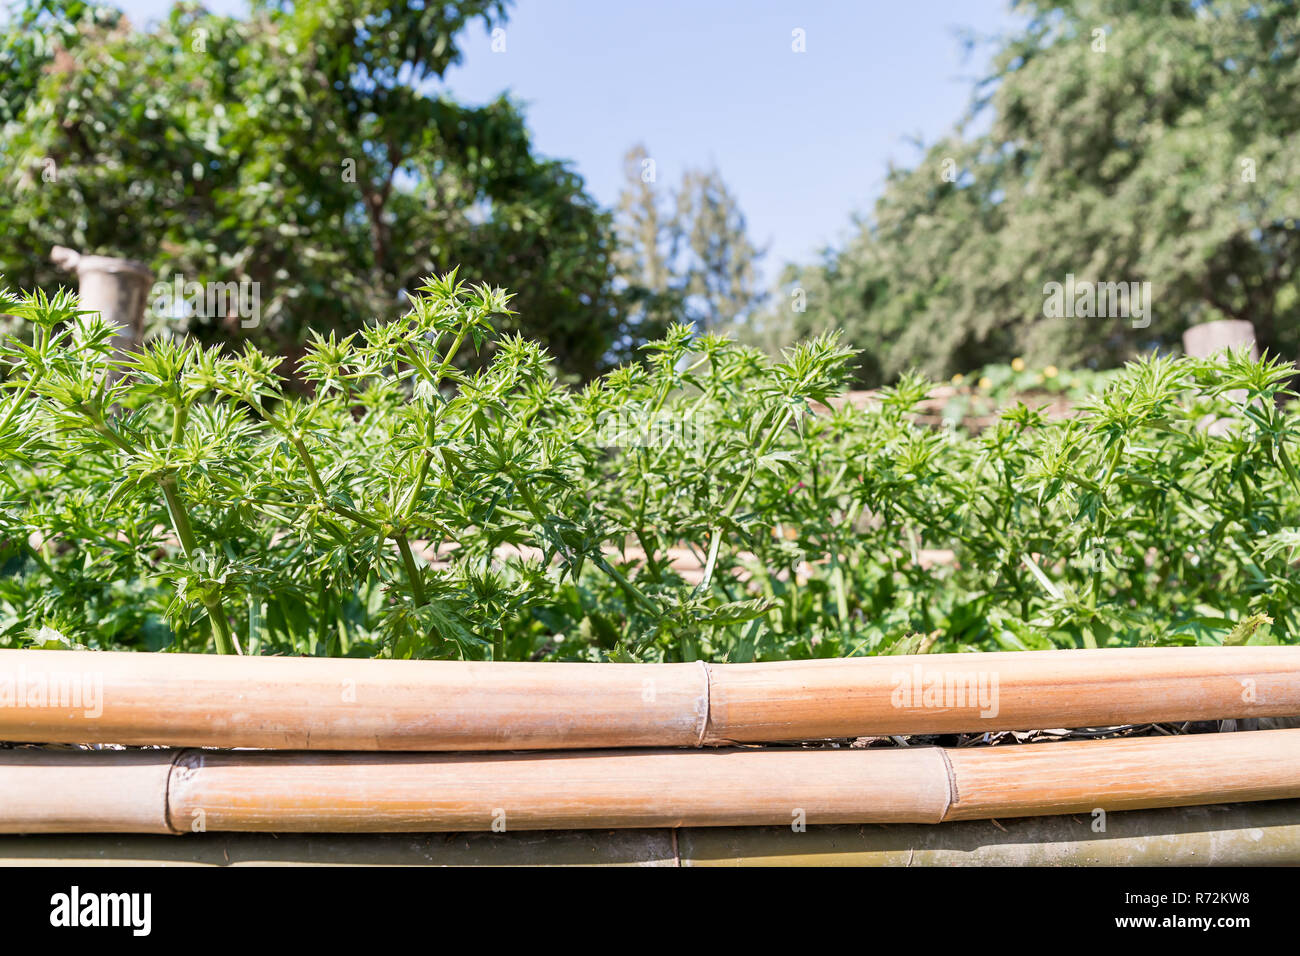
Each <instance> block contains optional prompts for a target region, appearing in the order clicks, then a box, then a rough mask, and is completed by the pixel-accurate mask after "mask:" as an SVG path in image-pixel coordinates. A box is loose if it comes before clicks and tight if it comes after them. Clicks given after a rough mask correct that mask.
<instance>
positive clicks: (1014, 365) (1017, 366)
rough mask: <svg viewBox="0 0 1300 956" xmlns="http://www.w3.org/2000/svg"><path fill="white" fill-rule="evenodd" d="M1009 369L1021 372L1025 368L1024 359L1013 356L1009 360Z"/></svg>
mask: <svg viewBox="0 0 1300 956" xmlns="http://www.w3.org/2000/svg"><path fill="white" fill-rule="evenodd" d="M1011 369H1012V371H1015V372H1023V371H1024V370H1025V360H1024V359H1022V358H1013V359H1012V360H1011Z"/></svg>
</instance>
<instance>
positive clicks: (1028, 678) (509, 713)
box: [0, 647, 1300, 751]
mask: <svg viewBox="0 0 1300 956" xmlns="http://www.w3.org/2000/svg"><path fill="white" fill-rule="evenodd" d="M1297 714H1300V647H1226V648H1225V647H1217V648H1210V647H1163V648H1138V649H1113V650H1112V649H1107V650H1076V651H1029V652H1019V653H988V654H931V655H920V656H914V657H904V656H898V657H872V658H853V659H845V660H815V661H795V662H790V663H764V664H704V663H700V662H697V663H691V664H580V663H535V664H534V663H507V662H502V663H469V662H444V661H392V660H350V659H325V658H270V657H224V656H223V657H218V656H211V655H191V654H145V653H110V652H89V651H12V650H0V740H9V741H22V742H34V743H116V744H126V745H166V746H173V747H206V746H211V747H245V748H265V749H287V750H371V751H374V750H444V751H447V750H450V751H457V750H524V749H529V750H543V749H546V750H549V749H580V748H613V747H698V746H725V745H728V744H733V743H750V742H772V741H789V740H809V739H820V738H830V737H857V736H866V735H873V734H911V733H953V732H980V731H996V730H1029V729H1037V728H1045V727H1092V726H1107V725H1114V724H1121V723H1145V722H1158V721H1184V720H1211V719H1219V718H1243V717H1244V718H1250V717H1285V716H1291V715H1297Z"/></svg>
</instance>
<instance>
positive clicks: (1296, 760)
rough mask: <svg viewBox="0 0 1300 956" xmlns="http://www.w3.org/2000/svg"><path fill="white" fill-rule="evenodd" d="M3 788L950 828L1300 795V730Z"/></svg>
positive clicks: (245, 802) (209, 821)
mask: <svg viewBox="0 0 1300 956" xmlns="http://www.w3.org/2000/svg"><path fill="white" fill-rule="evenodd" d="M168 760H170V768H171V769H170V774H169V776H168V778H167V784H166V800H165V802H164V801H160V800H159V799H158V797H159V790H158V786H157V780H158V772H157V771H158V770H159V768H161V767H162V766H163V765H164V764H165V763H166V762H167V761H168ZM142 762H143V763H142ZM144 765H148V767H149V768H150V772H149V773H148V774H145V775H143V776H141V777H139V778H138V779H137V778H131V779H129V780H128V779H126V778H125V776H124V775H121V774H118V773H117V771H118V770H120V769H122V768H128V767H129V768H140V767H141V766H144ZM73 787H75V788H76V789H72V788H73ZM0 794H3V795H4V797H5V802H4V805H3V807H2V808H0V832H7V833H14V832H19V833H22V832H87V831H95V830H98V829H109V830H120V829H123V828H139V829H140V830H141V831H142V832H160V831H166V830H170V831H172V832H177V833H183V832H199V831H202V832H208V831H211V832H217V831H241V832H248V831H251V832H271V831H274V832H339V833H342V832H420V831H424V832H442V831H467V830H480V831H484V830H503V831H514V830H537V829H552V828H554V829H603V828H623V827H683V826H737V825H740V826H771V825H786V826H790V825H792V824H807V825H812V824H830V823H941V822H944V821H948V820H966V819H990V818H999V817H1017V816H1032V815H1042V814H1065V813H1082V814H1091V813H1093V812H1094V811H1095V810H1102V811H1105V812H1107V813H1109V812H1112V811H1117V810H1129V809H1141V808H1147V807H1157V806H1186V805H1192V804H1198V803H1219V802H1230V801H1231V802H1236V801H1254V800H1273V799H1285V798H1295V797H1300V730H1263V731H1255V732H1250V733H1239V734H1205V735H1198V736H1183V737H1148V738H1128V739H1121V740H1095V741H1083V742H1077V741H1076V742H1067V743H1051V744H1034V745H1019V746H1006V747H983V748H978V747H977V748H962V749H956V748H954V749H947V750H945V749H941V748H935V747H911V748H896V749H876V750H871V749H864V750H848V749H818V750H806V749H767V750H764V749H728V750H703V751H698V750H644V751H576V752H559V753H522V754H475V755H467V754H407V753H399V754H376V753H275V752H269V751H262V752H242V753H241V752H229V751H197V750H181V751H172V752H166V751H154V752H152V753H149V754H147V756H146V757H141V756H140V755H138V754H135V753H131V752H126V751H87V752H83V753H79V754H76V753H74V754H69V753H67V752H66V751H64V752H50V751H42V750H36V749H18V750H10V751H0ZM101 802H104V803H106V806H107V810H105V811H104V821H103V826H102V827H101V826H100V825H99V819H98V816H97V814H98V813H99V810H98V809H97V808H98V807H99V806H100V804H101Z"/></svg>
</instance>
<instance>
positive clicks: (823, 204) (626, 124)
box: [118, 0, 1017, 279]
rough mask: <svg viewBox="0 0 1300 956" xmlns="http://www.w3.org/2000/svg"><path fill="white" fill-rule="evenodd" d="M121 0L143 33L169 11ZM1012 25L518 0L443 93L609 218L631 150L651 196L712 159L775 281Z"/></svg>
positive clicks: (886, 1) (807, 252)
mask: <svg viewBox="0 0 1300 956" xmlns="http://www.w3.org/2000/svg"><path fill="white" fill-rule="evenodd" d="M118 2H119V5H121V6H122V7H123V8H124V9H125V10H126V11H127V13H128V14H129V15H130V16H131V17H132V19H133V20H135V21H136V22H137V23H141V22H143V21H147V20H148V19H149V18H150V17H161V16H162V15H163V14H164V12H165V11H166V10H167V9H168V8H169V6H170V3H169V2H167V0H118ZM208 6H209V8H210V9H213V10H215V11H219V12H238V11H239V10H241V9H243V8H244V5H243V3H242V2H241V0H210V2H209V3H208ZM1016 22H1017V18H1014V17H1013V16H1012V15H1011V13H1010V12H1009V4H1008V2H1007V0H907V2H899V0H815V2H807V0H805V2H803V3H798V2H792V0H653V2H651V0H517V2H516V4H515V6H514V9H513V12H512V15H511V18H510V21H509V23H508V24H507V26H506V28H505V30H506V34H505V47H506V49H505V52H503V53H493V52H492V49H491V38H490V37H488V36H487V34H486V33H485V32H484V31H483V30H482V29H481V28H479V27H477V26H476V27H475V28H473V29H472V30H471V31H470V32H469V33H468V34H467V35H466V36H465V38H464V41H463V49H464V54H465V56H464V62H463V63H462V65H461V66H459V67H456V68H454V69H452V70H451V71H449V72H448V74H447V77H446V82H445V86H446V88H447V89H448V90H449V91H450V92H452V93H453V94H455V96H456V97H457V98H458V99H460V100H462V101H464V102H469V103H477V102H482V101H485V100H488V99H491V98H492V97H495V96H496V95H498V94H499V93H501V92H503V91H507V90H508V91H510V92H511V93H512V94H513V95H514V96H516V97H517V98H518V99H520V100H522V101H523V102H524V103H525V104H526V105H527V117H528V123H529V127H530V128H531V130H532V131H533V136H534V144H535V146H536V148H537V149H538V151H539V152H541V153H542V154H544V155H547V156H550V157H554V158H562V159H568V160H571V161H572V162H573V164H574V167H575V168H576V169H577V171H578V172H579V173H581V174H582V175H583V176H584V177H585V178H586V180H587V185H588V188H589V190H590V191H591V193H592V194H593V195H594V196H595V197H596V198H597V199H598V200H599V201H600V202H602V203H603V204H605V205H606V206H612V205H613V204H614V202H615V200H616V199H617V196H618V192H619V189H620V187H621V184H622V175H623V173H622V159H623V154H624V153H625V152H626V151H627V149H628V148H629V147H630V146H632V145H633V144H634V143H637V142H643V143H645V145H646V147H647V148H648V149H649V151H650V155H651V156H653V157H654V158H655V160H656V163H657V166H658V181H659V183H660V184H661V185H671V184H674V183H676V182H677V180H678V179H679V178H680V176H681V172H682V170H683V169H685V168H687V167H692V166H709V165H716V166H717V167H718V169H720V170H721V172H722V175H723V177H724V179H725V180H726V181H727V183H728V184H729V186H730V187H731V188H732V190H733V191H734V192H735V193H736V195H737V196H738V198H739V200H740V203H741V207H742V209H743V210H744V212H745V215H746V217H747V219H748V221H749V227H750V233H751V235H752V237H753V238H754V240H755V241H756V242H757V243H758V244H759V245H767V246H768V247H769V254H768V257H767V259H766V260H765V268H764V273H765V274H766V276H767V278H768V279H772V278H775V276H776V274H777V272H778V271H779V268H780V265H781V263H782V262H784V261H787V260H794V261H808V260H809V259H811V258H813V257H814V256H815V255H816V254H817V252H818V250H819V249H820V248H822V247H824V246H825V245H827V244H837V243H838V242H840V241H841V240H843V239H844V238H845V237H846V236H847V235H848V234H849V233H850V231H851V225H850V217H851V214H852V213H853V212H854V211H865V210H868V209H869V208H870V205H871V202H872V200H873V199H874V198H875V197H876V196H877V195H878V194H879V192H880V189H881V186H882V184H883V182H884V176H885V172H886V169H887V166H888V163H889V161H890V160H893V161H895V162H898V163H903V164H907V163H911V162H912V161H914V160H915V159H916V158H917V156H918V153H917V150H916V149H915V147H914V146H912V145H911V143H910V142H909V140H910V139H911V138H912V137H920V138H921V139H922V140H924V141H926V142H929V141H932V140H934V139H936V138H937V137H939V136H940V135H942V134H943V133H945V132H947V131H948V130H950V129H951V128H952V127H953V125H954V124H955V123H956V121H957V120H958V119H959V118H960V116H961V115H962V113H963V112H964V110H965V109H966V107H967V105H968V103H969V101H970V96H971V92H972V90H973V88H974V82H975V80H976V79H977V78H978V77H979V76H981V75H982V74H983V72H984V70H985V67H986V66H987V64H988V60H989V55H990V50H989V47H988V46H987V45H983V46H977V47H976V49H975V50H974V52H972V53H971V54H970V55H966V54H965V52H964V50H963V46H962V42H961V39H960V35H959V31H963V30H964V31H970V32H971V33H973V34H974V35H975V36H977V37H988V36H990V35H993V34H996V33H998V32H1001V31H1005V30H1007V29H1009V28H1011V27H1012V26H1014V24H1015V23H1016ZM796 28H799V29H802V30H804V31H805V35H806V46H807V52H805V53H802V54H798V53H794V52H793V51H792V49H791V43H792V37H791V31H793V30H794V29H796Z"/></svg>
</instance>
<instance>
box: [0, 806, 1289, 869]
mask: <svg viewBox="0 0 1300 956" xmlns="http://www.w3.org/2000/svg"><path fill="white" fill-rule="evenodd" d="M289 864H292V865H294V866H566V865H580V866H593V865H595V866H1099V865H1104V866H1245V865H1255V866H1260V865H1274V866H1277V865H1290V866H1297V865H1300V800H1270V801H1265V802H1260V803H1241V804H1231V805H1223V804H1211V805H1208V806H1198V807H1171V808H1167V809H1157V810H1131V811H1124V812H1118V813H1114V814H1109V815H1108V816H1107V817H1106V820H1105V821H1104V828H1102V827H1101V825H1100V823H1099V821H1098V820H1096V819H1094V818H1093V817H1092V816H1091V815H1088V816H1082V815H1075V816H1054V817H1025V818H1021V819H1007V820H1005V821H997V822H993V821H988V820H970V821H963V822H958V823H945V824H944V825H942V826H937V827H936V826H927V825H925V824H890V825H874V824H868V825H832V826H810V827H808V829H807V830H803V831H800V830H794V829H792V828H791V827H788V826H786V827H688V828H681V829H676V830H671V829H627V830H534V831H529V832H521V833H509V832H507V833H490V832H489V833H434V834H425V833H410V834H407V833H400V834H389V833H378V834H375V833H367V834H291V833H286V834H263V833H200V834H193V835H190V836H187V837H186V838H185V839H183V840H178V839H175V838H174V837H169V836H157V835H148V836H146V835H134V834H126V835H124V834H37V835H30V836H0V866H61V867H66V866H163V865H166V866H177V865H180V866H223V867H224V866H282V865H289Z"/></svg>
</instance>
